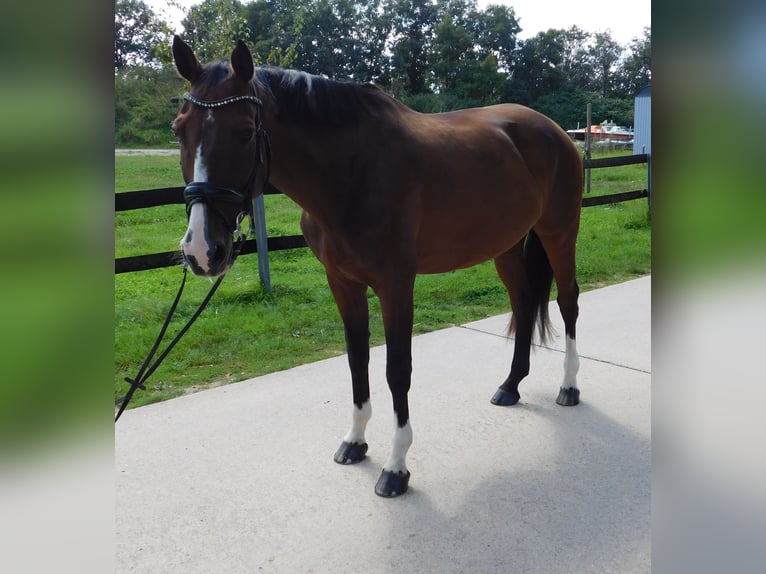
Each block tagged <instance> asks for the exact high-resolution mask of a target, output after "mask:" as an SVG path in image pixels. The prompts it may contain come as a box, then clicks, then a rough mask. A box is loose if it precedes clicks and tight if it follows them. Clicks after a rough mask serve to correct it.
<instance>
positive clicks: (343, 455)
mask: <svg viewBox="0 0 766 574" xmlns="http://www.w3.org/2000/svg"><path fill="white" fill-rule="evenodd" d="M366 454H367V443H366V442H363V443H350V442H346V441H343V442H342V443H340V446H339V447H338V450H337V451H336V452H335V456H334V457H333V460H334V461H335V462H337V463H338V464H356V463H357V462H362V461H363V460H364V457H365V456H366Z"/></svg>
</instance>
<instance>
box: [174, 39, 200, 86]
mask: <svg viewBox="0 0 766 574" xmlns="http://www.w3.org/2000/svg"><path fill="white" fill-rule="evenodd" d="M173 60H175V63H176V69H177V70H178V73H179V74H181V77H183V78H186V79H187V80H189V82H191V83H192V84H193V83H194V82H195V81H196V80H197V78H199V75H200V74H201V73H202V66H201V65H200V63H199V62H198V61H197V56H195V55H194V52H192V49H191V48H190V47H189V46H187V45H186V42H184V41H183V40H181V38H179V37H178V36H173Z"/></svg>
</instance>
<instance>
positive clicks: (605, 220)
mask: <svg viewBox="0 0 766 574" xmlns="http://www.w3.org/2000/svg"><path fill="white" fill-rule="evenodd" d="M611 155H615V154H611ZM592 174H593V175H592V192H591V194H592V195H602V194H608V193H616V192H621V191H629V190H634V189H642V188H645V187H646V166H645V165H635V166H625V167H618V168H606V169H599V170H593V172H592ZM182 183H183V182H182V179H181V176H180V168H179V166H178V158H177V156H117V157H116V158H115V185H116V190H117V191H118V192H120V191H130V190H137V189H151V188H155V187H166V186H177V185H182ZM265 202H266V222H267V230H268V234H269V235H270V236H279V235H293V234H298V233H300V228H299V225H298V220H299V214H300V209H299V208H298V207H297V206H296V205H295V204H294V203H293V202H292V201H291V200H289V199H288V198H287V197H284V196H267V197H266V198H265ZM115 222H116V226H115V250H116V253H115V256H116V257H124V256H128V255H140V254H147V253H154V252H161V251H172V250H174V249H177V247H178V242H179V240H180V238H181V236H182V235H183V233H184V232H185V230H186V217H185V212H184V209H183V207H182V206H179V205H174V206H163V207H158V208H152V209H144V210H136V211H129V212H121V213H116V214H115ZM650 227H651V226H650V217H649V213H648V208H647V203H646V201H645V200H644V201H641V200H639V201H631V202H625V203H620V204H614V205H606V206H601V207H592V208H587V209H584V210H583V214H582V224H581V227H580V236H579V239H578V260H577V270H578V282H579V283H580V288H581V290H582V291H586V290H590V289H593V288H596V287H601V286H604V285H609V284H613V283H618V282H621V281H625V280H627V279H631V278H634V277H638V276H641V275H645V274H647V273H649V272H650V271H651V258H650V253H651V228H650ZM269 259H270V266H271V278H272V291H271V293H266V292H264V290H263V289H262V288H261V285H260V282H259V280H258V262H257V257H256V256H255V255H248V256H243V257H241V258H240V259H239V260H238V261H237V263H236V265H235V266H234V267H233V269H232V270H231V271H230V272H229V274H228V276H227V278H226V280H225V281H224V282H223V283H222V285H221V288H220V289H219V291H218V293H217V294H216V295H215V297H214V298H213V300H212V301H211V303H210V305H209V307H208V308H207V309H206V310H205V312H204V313H203V314H202V316H201V317H200V318H199V320H198V321H197V323H195V325H194V326H193V327H192V328H191V329H190V330H189V332H188V333H187V334H186V336H185V337H184V339H183V340H182V341H181V342H180V343H179V344H178V346H177V347H176V348H175V349H174V350H173V352H172V353H171V354H170V355H169V356H168V358H167V359H166V360H165V362H164V363H163V364H162V366H161V367H159V369H158V370H157V371H156V372H155V374H154V375H153V376H152V378H151V379H150V380H149V381H148V383H147V390H146V391H138V392H137V393H136V396H135V397H134V402H133V405H134V406H136V405H140V404H146V403H150V402H155V401H159V400H164V399H167V398H171V397H174V396H178V395H180V394H184V393H188V392H193V391H195V390H199V389H202V388H208V387H210V386H216V385H220V384H225V383H229V382H235V381H239V380H243V379H246V378H250V377H254V376H257V375H262V374H265V373H269V372H274V371H278V370H282V369H287V368H290V367H293V366H295V365H299V364H302V363H308V362H312V361H316V360H320V359H323V358H327V357H331V356H334V355H339V354H342V353H344V352H345V349H344V343H343V327H342V324H341V321H340V317H339V315H338V312H337V310H336V308H335V303H334V301H333V298H332V295H331V294H330V291H329V289H328V287H327V284H326V281H325V277H324V271H323V268H322V266H321V264H320V263H319V262H318V261H317V260H316V259H315V258H314V256H313V255H312V253H311V252H310V251H309V250H308V249H293V250H289V251H279V252H274V253H271V254H270V256H269ZM180 280H181V270H180V267H178V268H167V269H157V270H151V271H143V272H137V273H123V274H120V275H116V276H115V397H118V396H121V395H122V394H124V392H125V391H126V390H127V386H128V385H127V383H125V382H123V377H125V376H134V375H135V373H136V371H137V369H138V367H139V366H140V364H141V363H142V361H143V360H144V357H145V355H146V353H147V351H148V350H149V348H150V347H151V345H152V343H153V342H154V339H155V337H156V335H157V333H158V331H159V328H160V326H161V324H162V321H163V320H164V317H165V314H166V312H167V309H168V307H169V305H170V303H171V302H172V299H173V297H174V295H175V293H176V290H177V289H178V285H179V282H180ZM209 287H210V282H209V281H208V280H205V279H201V278H195V277H190V279H189V280H188V281H187V289H186V291H185V293H184V300H183V301H182V302H181V303H180V305H179V309H178V314H177V316H178V317H177V320H174V321H173V323H172V324H171V327H170V329H169V336H172V334H173V333H174V332H175V331H174V330H173V329H174V328H175V329H177V328H179V327H180V325H181V322H182V321H184V320H185V319H186V318H188V317H189V316H190V315H191V314H192V313H193V312H194V310H195V309H196V307H197V305H198V303H199V302H200V301H201V300H202V298H203V297H204V295H205V293H206V292H207V290H208V289H209ZM554 297H555V289H554ZM369 301H370V316H371V324H370V330H371V333H372V344H373V345H377V344H381V343H383V330H382V324H381V319H380V312H379V309H380V307H379V304H378V301H377V298H376V297H375V296H374V295H373V294H372V293H371V292H370V295H369ZM508 306H509V304H508V296H507V293H506V291H505V289H504V288H503V286H502V283H501V282H500V280H499V279H498V278H497V275H496V274H495V270H494V265H493V263H492V262H491V261H490V262H487V263H484V264H482V265H478V266H476V267H473V268H471V269H465V270H460V271H455V272H452V273H445V274H442V275H428V276H420V277H418V279H417V282H416V286H415V326H414V330H415V333H416V334H418V333H426V332H429V331H433V330H435V329H441V328H444V327H448V326H451V325H458V324H462V323H465V322H467V321H472V320H476V319H481V318H484V317H488V316H491V315H496V314H499V313H504V312H507V311H508ZM554 307H555V306H554ZM509 361H510V356H509Z"/></svg>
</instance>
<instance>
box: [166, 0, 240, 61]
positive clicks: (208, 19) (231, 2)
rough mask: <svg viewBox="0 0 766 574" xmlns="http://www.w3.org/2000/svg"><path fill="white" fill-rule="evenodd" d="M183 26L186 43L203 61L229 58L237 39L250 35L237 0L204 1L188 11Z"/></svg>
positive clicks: (182, 22)
mask: <svg viewBox="0 0 766 574" xmlns="http://www.w3.org/2000/svg"><path fill="white" fill-rule="evenodd" d="M181 24H182V25H183V27H184V30H185V33H184V39H185V41H186V42H187V43H188V44H189V46H191V47H192V48H193V49H194V51H195V52H196V54H197V57H198V58H199V59H200V61H202V62H205V61H210V60H217V59H220V58H222V57H226V56H228V55H229V54H230V53H231V50H232V48H233V46H234V45H235V44H236V43H237V40H241V39H245V38H249V36H250V34H249V29H248V27H247V20H246V18H245V12H244V8H243V6H242V4H241V3H240V2H238V0H204V1H203V2H202V3H201V4H198V5H196V6H192V7H191V8H190V9H189V12H188V13H187V14H186V17H185V18H184V19H183V20H182V21H181Z"/></svg>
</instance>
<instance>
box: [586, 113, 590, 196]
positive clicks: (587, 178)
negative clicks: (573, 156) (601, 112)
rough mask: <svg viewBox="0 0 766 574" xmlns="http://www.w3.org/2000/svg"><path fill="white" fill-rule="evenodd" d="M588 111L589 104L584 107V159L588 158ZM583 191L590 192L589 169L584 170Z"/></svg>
mask: <svg viewBox="0 0 766 574" xmlns="http://www.w3.org/2000/svg"><path fill="white" fill-rule="evenodd" d="M590 112H591V104H590V102H588V104H587V106H586V107H585V159H590V158H591V155H590V143H591V142H590ZM585 193H590V169H586V170H585Z"/></svg>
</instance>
